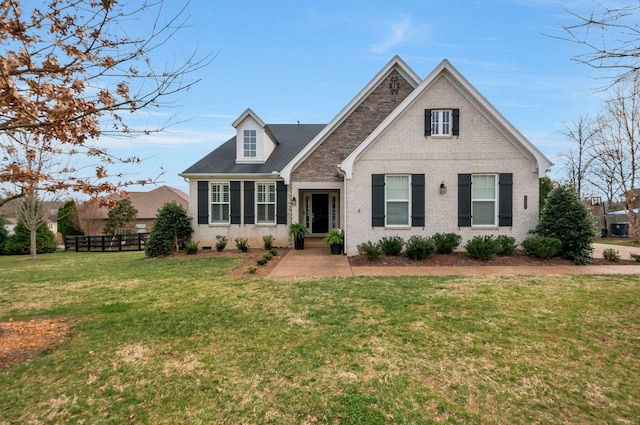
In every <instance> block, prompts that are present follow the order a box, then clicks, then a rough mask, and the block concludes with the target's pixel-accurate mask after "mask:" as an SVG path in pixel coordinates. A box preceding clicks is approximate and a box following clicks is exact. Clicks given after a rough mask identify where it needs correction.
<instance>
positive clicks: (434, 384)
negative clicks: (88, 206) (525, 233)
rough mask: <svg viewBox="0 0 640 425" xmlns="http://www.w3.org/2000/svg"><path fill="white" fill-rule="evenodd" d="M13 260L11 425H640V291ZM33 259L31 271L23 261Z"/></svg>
mask: <svg viewBox="0 0 640 425" xmlns="http://www.w3.org/2000/svg"><path fill="white" fill-rule="evenodd" d="M39 258H40V259H41V260H39V261H35V262H30V261H16V260H18V259H19V258H17V257H0V271H1V272H0V321H3V320H8V319H10V318H12V319H14V320H20V319H39V318H61V319H64V320H66V321H67V322H69V323H71V324H72V335H71V337H70V338H69V339H68V341H67V342H65V343H63V344H60V345H58V346H56V347H55V348H53V349H51V350H49V351H48V352H46V353H43V354H41V355H39V356H37V357H36V358H33V359H31V360H30V361H29V362H27V363H24V364H19V365H15V366H12V367H10V368H8V369H2V370H0V388H2V391H0V424H9V423H43V424H49V423H51V424H54V423H91V424H122V423H143V424H147V423H148V424H163V423H166V424H173V423H180V424H212V423H229V424H232V423H233V424H236V423H276V424H291V423H308V424H312V423H331V424H334V423H341V424H383V423H406V424H431V423H451V424H461V423H465V424H467V423H472V424H474V423H475V424H491V423H495V424H499V423H548V424H554V423H558V424H560V423H562V424H564V423H580V424H583V423H598V424H600V423H637V418H638V417H640V276H576V277H569V276H566V277H565V276H560V277H558V276H556V277H529V278H526V277H505V278H495V277H405V278H349V279H342V278H327V279H317V280H268V279H232V278H229V277H226V272H227V271H228V270H230V269H231V268H233V267H235V266H236V265H238V261H239V260H233V259H187V260H155V261H147V260H144V258H143V254H140V253H106V254H98V253H80V254H74V253H58V254H52V255H42V256H39ZM21 259H22V258H21Z"/></svg>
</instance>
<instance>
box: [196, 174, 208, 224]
mask: <svg viewBox="0 0 640 425" xmlns="http://www.w3.org/2000/svg"><path fill="white" fill-rule="evenodd" d="M198 224H209V182H208V181H198Z"/></svg>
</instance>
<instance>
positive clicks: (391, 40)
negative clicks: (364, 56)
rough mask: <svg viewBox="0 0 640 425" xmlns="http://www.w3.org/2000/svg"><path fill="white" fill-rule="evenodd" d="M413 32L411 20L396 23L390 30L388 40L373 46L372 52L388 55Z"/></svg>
mask: <svg viewBox="0 0 640 425" xmlns="http://www.w3.org/2000/svg"><path fill="white" fill-rule="evenodd" d="M410 30H411V19H409V18H408V17H405V18H403V19H402V20H401V21H400V22H395V23H393V24H392V25H391V27H390V28H389V33H388V35H387V38H386V39H385V40H383V41H382V42H380V43H378V44H374V45H373V46H371V51H372V52H373V53H375V54H382V53H387V52H388V51H389V50H390V49H392V48H393V47H395V46H397V45H399V44H400V43H402V42H403V41H404V40H405V39H406V38H407V35H408V34H409V31H410Z"/></svg>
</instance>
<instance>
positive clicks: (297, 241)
mask: <svg viewBox="0 0 640 425" xmlns="http://www.w3.org/2000/svg"><path fill="white" fill-rule="evenodd" d="M293 247H294V248H295V249H304V236H300V237H297V238H293Z"/></svg>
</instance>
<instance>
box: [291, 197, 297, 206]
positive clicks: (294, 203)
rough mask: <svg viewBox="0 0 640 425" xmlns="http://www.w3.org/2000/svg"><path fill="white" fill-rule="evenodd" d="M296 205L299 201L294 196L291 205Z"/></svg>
mask: <svg viewBox="0 0 640 425" xmlns="http://www.w3.org/2000/svg"><path fill="white" fill-rule="evenodd" d="M296 205H298V201H296V197H295V196H294V197H293V198H291V206H292V207H295V206H296Z"/></svg>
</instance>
